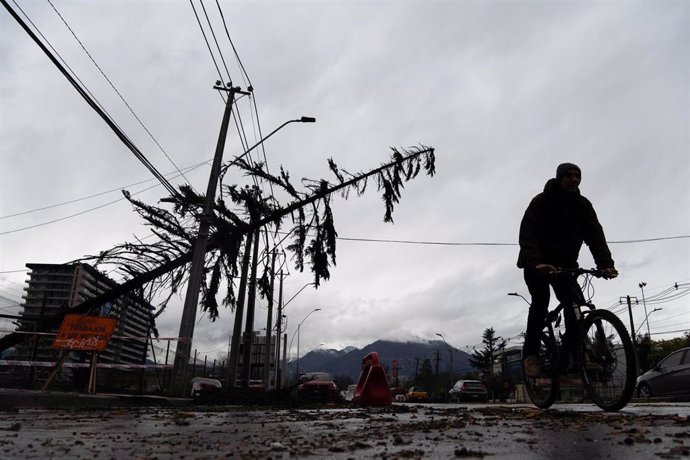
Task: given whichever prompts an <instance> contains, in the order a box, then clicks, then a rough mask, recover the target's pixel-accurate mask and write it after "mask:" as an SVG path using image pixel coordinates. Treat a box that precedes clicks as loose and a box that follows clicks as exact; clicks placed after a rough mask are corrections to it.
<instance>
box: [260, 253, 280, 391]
mask: <svg viewBox="0 0 690 460" xmlns="http://www.w3.org/2000/svg"><path fill="white" fill-rule="evenodd" d="M275 269H276V250H275V248H274V249H273V251H271V287H270V291H271V293H270V295H269V296H268V312H267V314H266V349H265V350H264V351H265V352H266V353H265V358H264V382H265V383H266V388H268V387H269V385H270V383H271V382H270V372H269V371H270V369H271V366H270V364H271V330H272V329H273V288H274V287H275V280H276V276H275ZM278 321H280V316H278ZM278 337H280V335H278ZM274 349H275V348H274ZM274 378H275V375H274Z"/></svg>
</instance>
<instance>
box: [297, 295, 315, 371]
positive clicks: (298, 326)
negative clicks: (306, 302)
mask: <svg viewBox="0 0 690 460" xmlns="http://www.w3.org/2000/svg"><path fill="white" fill-rule="evenodd" d="M317 311H321V309H320V308H315V309H313V310H312V311H310V312H309V313H307V316H305V317H304V319H303V320H302V321H300V323H299V324H298V325H297V378H299V330H300V328H301V327H302V323H304V322H305V321H306V320H307V318H309V316H311V314H312V313H316V312H317ZM293 337H294V336H293Z"/></svg>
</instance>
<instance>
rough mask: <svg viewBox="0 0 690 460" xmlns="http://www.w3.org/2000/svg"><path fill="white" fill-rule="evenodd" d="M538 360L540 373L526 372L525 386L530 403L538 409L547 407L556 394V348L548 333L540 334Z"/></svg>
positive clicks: (557, 375)
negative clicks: (528, 373)
mask: <svg viewBox="0 0 690 460" xmlns="http://www.w3.org/2000/svg"><path fill="white" fill-rule="evenodd" d="M539 361H541V373H540V375H539V376H537V377H529V376H528V375H527V373H526V372H524V370H525V369H524V367H523V372H524V375H525V388H526V390H527V395H528V396H529V399H531V400H532V404H534V405H535V406H537V407H538V408H540V409H548V408H549V407H551V405H552V404H553V403H554V401H555V400H556V397H557V396H558V377H559V374H558V349H557V346H556V344H555V343H554V342H553V341H552V340H551V338H550V337H549V335H548V334H546V333H544V334H542V338H541V344H540V347H539Z"/></svg>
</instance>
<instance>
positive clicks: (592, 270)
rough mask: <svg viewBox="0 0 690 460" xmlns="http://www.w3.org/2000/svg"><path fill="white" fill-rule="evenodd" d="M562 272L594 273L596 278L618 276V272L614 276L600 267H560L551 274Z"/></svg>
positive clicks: (571, 273) (573, 274) (575, 275)
mask: <svg viewBox="0 0 690 460" xmlns="http://www.w3.org/2000/svg"><path fill="white" fill-rule="evenodd" d="M562 273H565V274H567V275H570V276H573V277H578V276H580V275H592V276H593V277H595V278H604V279H612V278H615V277H616V276H618V274H617V273H616V274H615V275H613V276H612V275H611V274H610V273H607V272H605V271H604V270H600V269H598V268H559V269H558V270H556V271H554V272H551V273H550V274H551V275H559V274H562Z"/></svg>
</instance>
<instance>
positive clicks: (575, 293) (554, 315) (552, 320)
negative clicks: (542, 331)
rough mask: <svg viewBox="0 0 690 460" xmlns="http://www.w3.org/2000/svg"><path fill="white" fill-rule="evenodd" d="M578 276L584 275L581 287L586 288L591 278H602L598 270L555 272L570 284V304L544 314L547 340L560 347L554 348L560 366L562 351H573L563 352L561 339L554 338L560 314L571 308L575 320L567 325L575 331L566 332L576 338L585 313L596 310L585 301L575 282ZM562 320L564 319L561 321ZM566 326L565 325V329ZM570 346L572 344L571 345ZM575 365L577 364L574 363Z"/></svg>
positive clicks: (559, 305) (564, 270) (560, 304)
mask: <svg viewBox="0 0 690 460" xmlns="http://www.w3.org/2000/svg"><path fill="white" fill-rule="evenodd" d="M580 275H585V281H584V283H583V286H584V287H585V288H586V287H587V286H589V285H590V284H591V282H592V280H591V279H592V277H595V276H596V277H602V275H601V272H600V271H599V270H587V269H581V268H576V269H563V270H560V271H558V272H555V273H554V274H553V276H567V277H568V278H569V280H570V281H572V283H571V289H570V294H569V296H568V297H569V298H570V304H569V305H568V304H567V303H563V302H561V303H559V304H558V306H557V307H556V308H555V309H554V310H551V311H549V312H548V313H547V314H546V318H545V319H544V326H545V327H546V328H547V329H548V332H549V339H550V340H551V343H553V344H556V345H559V344H560V345H561V346H557V347H556V351H557V352H558V356H556V357H555V358H556V359H557V361H556V362H557V363H559V364H561V363H562V360H563V357H564V356H565V354H564V351H565V352H568V351H571V352H572V351H574V350H563V349H562V345H563V343H562V340H560V339H562V337H556V332H555V329H556V328H558V327H559V326H560V323H561V320H562V317H561V312H563V311H564V310H565V309H566V308H572V310H573V317H574V319H575V321H574V323H573V324H571V325H569V326H570V327H573V328H574V329H575V330H573V331H568V332H569V333H570V334H571V336H574V337H577V335H578V333H579V324H580V322H581V321H582V319H583V318H584V316H585V315H586V314H587V313H591V312H592V311H594V310H595V309H596V307H595V306H594V304H593V303H592V302H590V301H589V300H587V299H586V298H585V295H584V292H583V288H582V287H580V285H579V284H578V282H577V278H578V277H579V276H580ZM583 307H586V310H584V311H583V309H582V308H583ZM563 320H564V319H563ZM567 327H568V325H566V328H567ZM571 346H572V344H571ZM575 364H577V363H575Z"/></svg>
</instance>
